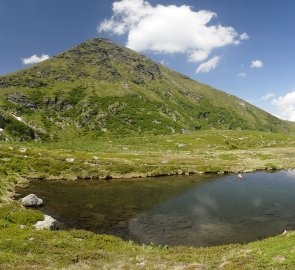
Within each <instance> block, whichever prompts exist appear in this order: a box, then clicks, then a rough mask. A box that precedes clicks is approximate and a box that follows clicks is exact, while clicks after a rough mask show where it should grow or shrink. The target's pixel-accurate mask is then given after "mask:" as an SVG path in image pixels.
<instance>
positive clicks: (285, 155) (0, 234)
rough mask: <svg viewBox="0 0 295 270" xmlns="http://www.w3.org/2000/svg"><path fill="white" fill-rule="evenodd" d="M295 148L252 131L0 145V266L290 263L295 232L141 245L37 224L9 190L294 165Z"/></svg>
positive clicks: (289, 140) (287, 140) (290, 141)
mask: <svg viewBox="0 0 295 270" xmlns="http://www.w3.org/2000/svg"><path fill="white" fill-rule="evenodd" d="M232 144H235V145H236V147H235V148H234V149H232ZM294 150H295V138H294V137H292V136H287V135H284V134H270V133H259V132H249V131H238V132H237V131H199V132H195V133H191V134H186V135H159V136H150V135H145V136H143V137H140V136H138V137H132V138H127V137H122V138H118V137H111V136H106V135H105V137H104V138H103V139H101V140H100V141H98V140H91V139H88V140H83V141H82V140H80V141H77V140H73V141H70V142H68V141H63V142H55V143H45V144H44V143H43V144H41V143H35V142H29V143H3V144H0V175H1V178H0V192H1V193H0V194H1V195H0V196H1V200H2V203H0V269H28V268H32V267H33V268H36V269H41V268H42V269H139V268H141V266H143V265H144V267H143V269H217V268H221V269H291V267H292V265H294V263H295V245H294V241H295V235H294V233H292V232H289V233H288V234H286V235H281V236H277V237H273V238H268V239H265V240H263V241H258V242H253V243H249V244H246V245H227V246H219V247H211V248H187V247H167V246H163V247H161V246H160V247H159V246H155V245H137V244H134V243H132V242H124V241H122V240H120V239H118V238H116V237H111V236H105V235H97V234H94V233H90V232H85V231H57V232H51V231H35V230H34V229H33V227H32V225H33V224H34V223H35V222H36V220H39V219H41V214H40V213H39V212H38V211H34V210H25V209H23V208H22V207H21V206H20V205H19V202H11V201H10V199H9V196H11V195H13V193H14V188H15V185H25V184H26V183H27V182H28V179H30V178H43V179H44V180H48V181H49V180H51V179H65V180H69V181H70V180H75V179H77V178H97V177H100V178H107V177H114V178H122V177H134V176H152V175H165V174H166V175H169V174H184V173H186V174H189V173H204V172H224V171H228V172H238V171H251V170H258V169H274V168H285V169H288V168H294V167H295V155H294V154H293V153H294ZM69 158H73V159H74V161H73V162H68V161H67V159H69ZM20 225H26V226H27V227H26V228H25V229H20V227H19V226H20Z"/></svg>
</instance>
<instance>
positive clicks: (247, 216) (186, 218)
mask: <svg viewBox="0 0 295 270" xmlns="http://www.w3.org/2000/svg"><path fill="white" fill-rule="evenodd" d="M17 192H18V193H20V194H22V195H23V196H24V195H27V194H30V193H35V194H36V195H37V196H39V197H41V198H43V199H44V202H45V205H44V206H43V207H41V208H40V210H41V211H43V212H44V213H47V214H49V215H51V216H53V217H55V218H56V219H57V220H58V221H60V222H62V223H63V224H64V228H78V229H86V230H91V231H94V232H98V233H105V234H112V235H117V236H120V237H121V238H123V239H126V240H128V239H131V240H134V241H136V242H138V243H151V242H152V243H155V244H162V245H165V244H167V245H186V246H212V245H220V244H228V243H245V242H249V241H253V240H256V239H262V238H265V237H268V236H273V235H277V234H280V233H282V232H283V231H284V230H285V229H286V230H291V229H295V171H287V172H284V171H280V172H275V173H267V172H256V173H251V174H244V179H239V178H238V177H237V175H223V176H220V175H202V176H177V177H173V176H172V177H158V178H147V179H132V180H112V181H102V180H97V181H77V182H70V181H54V182H43V181H35V182H32V183H30V185H29V186H28V187H27V188H25V189H20V190H18V191H17Z"/></svg>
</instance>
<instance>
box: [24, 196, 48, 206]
mask: <svg viewBox="0 0 295 270" xmlns="http://www.w3.org/2000/svg"><path fill="white" fill-rule="evenodd" d="M22 205H23V206H40V205H43V200H42V199H40V198H38V197H37V196H36V195H35V194H30V195H28V196H26V197H24V198H22Z"/></svg>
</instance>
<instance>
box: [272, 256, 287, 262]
mask: <svg viewBox="0 0 295 270" xmlns="http://www.w3.org/2000/svg"><path fill="white" fill-rule="evenodd" d="M272 259H273V261H275V262H278V263H282V262H284V261H285V260H286V257H285V256H282V255H278V256H275V257H273V258H272Z"/></svg>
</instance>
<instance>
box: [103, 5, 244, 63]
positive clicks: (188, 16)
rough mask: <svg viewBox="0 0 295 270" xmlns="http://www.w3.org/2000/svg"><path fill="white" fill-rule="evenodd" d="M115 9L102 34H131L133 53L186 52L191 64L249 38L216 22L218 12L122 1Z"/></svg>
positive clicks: (128, 44) (188, 7)
mask: <svg viewBox="0 0 295 270" xmlns="http://www.w3.org/2000/svg"><path fill="white" fill-rule="evenodd" d="M112 10H113V16H112V17H111V18H109V19H105V20H104V21H103V22H102V23H101V24H99V25H98V31H99V32H109V33H111V34H116V35H123V34H127V36H128V38H127V44H126V45H127V47H129V48H131V49H133V50H136V51H149V52H153V53H171V54H173V53H184V54H186V55H187V58H188V61H190V62H200V61H204V60H205V59H207V58H208V57H209V55H210V54H211V52H212V51H213V50H214V49H216V48H220V47H224V46H227V45H232V44H236V45H237V44H239V43H240V41H241V40H246V39H247V37H248V35H247V34H246V33H243V34H242V35H239V34H238V33H237V32H236V30H235V29H234V28H233V27H231V26H223V25H220V24H217V23H215V22H214V19H215V18H216V17H217V14H216V13H214V12H211V11H208V10H199V11H194V10H193V9H192V7H190V6H187V5H182V6H176V5H166V6H165V5H160V4H158V5H151V4H150V3H149V2H148V1H145V0H121V1H116V2H114V3H113V7H112ZM204 64H205V63H204Z"/></svg>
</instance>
